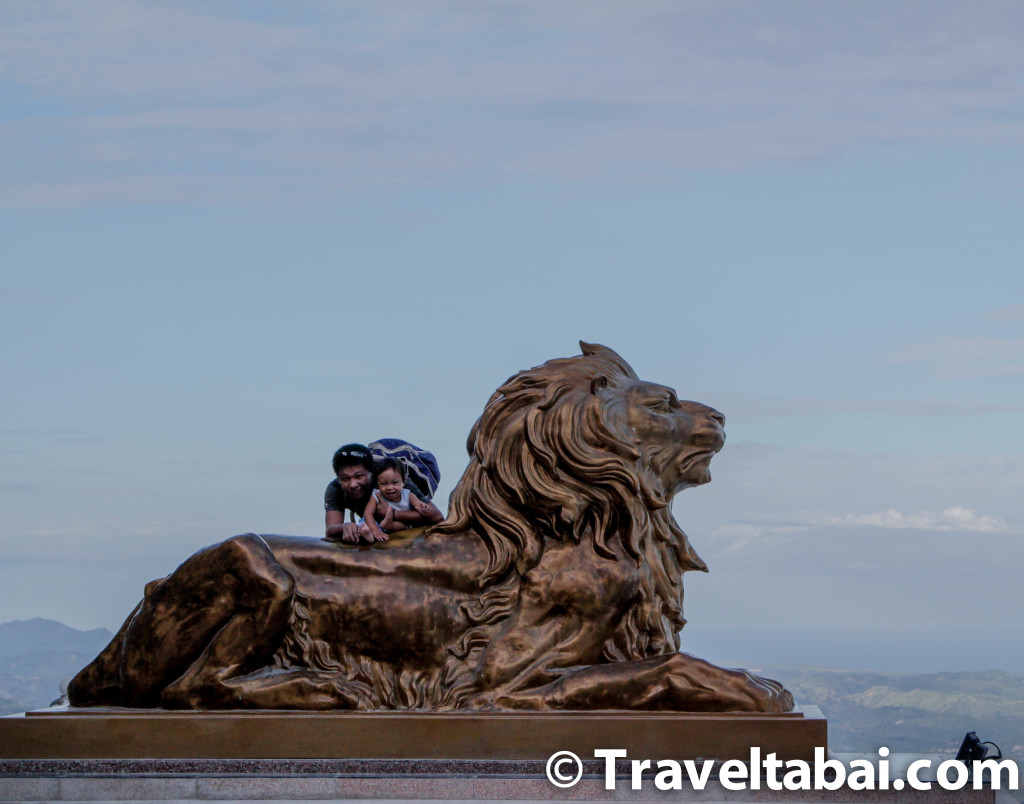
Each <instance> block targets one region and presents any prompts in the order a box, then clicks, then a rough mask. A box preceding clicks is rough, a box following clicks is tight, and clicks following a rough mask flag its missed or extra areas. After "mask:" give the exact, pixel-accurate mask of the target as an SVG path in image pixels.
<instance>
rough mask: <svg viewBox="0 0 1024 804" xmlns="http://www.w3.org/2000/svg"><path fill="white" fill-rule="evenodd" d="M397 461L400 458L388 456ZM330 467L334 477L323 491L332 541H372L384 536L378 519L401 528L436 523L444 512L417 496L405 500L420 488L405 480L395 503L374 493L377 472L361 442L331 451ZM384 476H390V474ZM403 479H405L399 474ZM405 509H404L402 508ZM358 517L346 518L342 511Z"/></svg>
mask: <svg viewBox="0 0 1024 804" xmlns="http://www.w3.org/2000/svg"><path fill="white" fill-rule="evenodd" d="M389 460H391V461H397V460H399V459H389ZM332 468H333V469H334V474H335V475H336V478H335V479H334V480H332V481H331V482H330V483H328V484H327V489H326V490H325V491H324V510H325V511H326V514H325V523H324V524H325V534H324V535H325V537H326V538H327V539H330V540H332V541H343V542H353V543H356V542H374V541H381V540H382V539H381V537H382V536H383V538H385V539H386V538H387V537H386V534H385V533H384V532H383V531H382V530H381V526H380V525H378V524H377V523H384V522H385V521H387V523H388V524H387V525H384V526H383V527H385V528H386V529H387V530H388V531H391V532H393V531H395V530H404V529H408V528H416V527H421V526H423V525H432V524H437V523H438V522H440V521H441V520H442V519H444V515H443V514H442V513H441V512H440V511H439V510H438V509H437V507H436V506H434V505H433V504H432V503H431V502H429V501H427V502H423V501H421V500H420V499H419V497H418V496H417V497H416V502H415V503H406V502H405V499H406V494H407V495H408V497H409V500H410V501H411V499H412V497H413V496H414V495H415V494H416V493H417V492H419V489H418V488H417V487H415V486H412V485H410V484H409V483H406V484H405V485H406V488H405V489H403V490H402V491H403V492H404V493H402V494H401V496H400V498H399V499H400V501H401V502H399V503H398V504H389V499H390V498H388V497H386V496H383V497H382V496H381V494H380V493H379V492H377V493H375V490H376V488H377V485H378V472H377V467H376V465H375V463H374V457H373V453H372V452H371V451H370V449H369V448H368V447H365V446H363V445H362V444H346V445H345V446H343V447H341V448H340V449H339V450H338V451H337V452H335V453H334V459H333V461H332ZM387 479H390V474H389V475H388V477H387ZM402 479H403V481H404V480H405V479H406V478H405V477H403V478H402ZM403 509H404V510H403ZM346 510H347V511H350V512H351V518H352V519H353V520H355V519H356V518H359V521H358V522H357V521H352V522H345V511H346ZM367 514H369V516H371V517H373V519H374V527H370V526H368V525H365V524H363V521H362V518H363V517H365V516H366V515H367Z"/></svg>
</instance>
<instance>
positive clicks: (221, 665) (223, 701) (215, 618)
mask: <svg viewBox="0 0 1024 804" xmlns="http://www.w3.org/2000/svg"><path fill="white" fill-rule="evenodd" d="M197 567H198V568H199V569H200V570H201V571H202V575H201V576H199V577H193V576H192V573H190V572H189V571H188V570H189V563H188V562H186V563H185V564H184V565H182V567H180V568H179V569H178V570H177V571H176V572H175V575H174V576H171V578H170V579H168V581H170V580H171V579H174V577H175V576H177V575H179V574H180V575H181V576H182V577H180V578H177V579H175V580H176V581H178V583H179V585H181V584H185V585H188V584H189V583H192V584H194V585H195V588H194V589H193V590H192V592H193V594H192V595H190V596H189V597H190V598H191V599H192V600H193V601H195V599H196V597H197V595H196V594H195V592H196V591H198V592H199V595H198V598H199V601H198V602H199V605H197V606H195V607H192V608H191V609H190V611H188V612H183V611H179V610H175V611H170V612H168V613H167V616H166V617H163V618H161V619H162V620H163V621H165V622H166V623H167V624H168V625H169V626H170V630H171V633H169V634H165V636H170V637H172V638H171V640H170V642H169V643H168V645H169V647H170V648H171V649H173V648H174V644H175V639H176V638H179V637H181V638H185V639H187V635H186V633H185V632H187V631H190V630H193V629H195V630H198V631H199V632H200V633H202V634H204V635H205V637H206V639H205V644H204V645H202V647H201V650H200V651H199V653H198V655H196V654H192V656H194V657H195V658H194V659H193V660H192V661H191V662H190V663H189V664H188V665H187V666H186V668H185V669H184V672H183V673H181V674H180V676H178V678H177V679H175V680H171V683H170V684H168V685H167V686H166V687H165V688H164V689H163V691H162V693H161V695H160V701H161V703H162V704H163V705H164V706H166V707H168V708H189V709H209V708H216V707H221V706H228V707H231V706H240V705H241V706H245V705H247V704H246V703H245V702H244V700H240V698H239V694H238V691H237V690H232V689H231V687H230V686H229V685H228V684H227V683H226V682H228V681H229V680H230V679H232V678H234V677H236V676H243V675H245V674H248V673H251V672H253V671H255V670H257V669H258V668H261V667H266V666H267V665H268V664H269V663H270V660H271V657H272V656H273V653H274V650H275V648H276V647H277V646H278V645H279V644H280V642H281V640H282V638H283V636H284V633H285V631H286V629H287V627H288V619H289V616H290V614H291V604H292V599H293V596H294V591H295V582H294V580H293V578H292V577H291V575H289V574H288V572H286V571H285V570H284V569H283V568H282V567H281V566H280V564H278V562H277V560H276V559H275V558H274V554H273V553H272V552H271V551H270V548H269V547H268V546H267V544H266V543H265V542H264V541H263V539H262V538H260V537H259V536H256V535H254V534H248V535H245V536H236V537H234V538H232V539H228V540H227V541H225V542H222V543H221V544H219V545H217V546H216V547H215V548H213V552H212V553H211V554H208V555H207V556H206V557H205V559H204V560H203V561H202V562H198V563H197ZM165 583H166V582H165ZM208 589H209V592H207V591H206V590H208ZM214 589H215V590H216V591H214ZM168 597H169V599H171V600H181V599H182V597H181V590H180V589H177V590H170V591H169V594H168ZM183 615H184V616H183ZM196 626H198V628H195V627H196Z"/></svg>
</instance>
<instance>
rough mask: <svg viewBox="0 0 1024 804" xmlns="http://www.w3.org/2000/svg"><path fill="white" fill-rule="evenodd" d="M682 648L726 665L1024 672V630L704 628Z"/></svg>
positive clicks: (688, 635) (689, 634)
mask: <svg viewBox="0 0 1024 804" xmlns="http://www.w3.org/2000/svg"><path fill="white" fill-rule="evenodd" d="M682 641H683V644H682V649H683V651H685V652H686V653H692V654H694V655H695V656H699V657H700V658H701V659H706V660H707V661H709V662H713V663H714V664H717V665H722V666H725V667H745V668H748V669H750V668H756V667H759V666H761V665H778V664H800V665H811V666H816V667H836V668H843V669H848V670H865V671H871V670H874V671H878V672H884V673H944V672H967V671H978V670H1003V671H1005V672H1007V673H1014V674H1015V675H1024V632H1021V631H977V632H972V633H961V632H955V633H949V634H939V633H934V632H926V633H921V632H913V631H911V632H905V633H902V632H901V633H891V632H882V633H878V632H864V631H856V632H848V631H774V632H770V633H765V632H763V631H740V630H730V631H717V632H715V631H702V630H700V629H698V628H691V626H690V625H687V626H686V628H685V629H684V630H683V636H682Z"/></svg>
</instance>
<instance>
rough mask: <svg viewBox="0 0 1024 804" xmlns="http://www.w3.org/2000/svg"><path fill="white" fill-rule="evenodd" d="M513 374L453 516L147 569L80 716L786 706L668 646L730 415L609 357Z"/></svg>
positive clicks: (735, 675)
mask: <svg viewBox="0 0 1024 804" xmlns="http://www.w3.org/2000/svg"><path fill="white" fill-rule="evenodd" d="M581 347H582V351H583V354H582V355H579V356H576V357H570V358H564V359H557V360H551V361H549V362H547V363H545V364H544V365H542V366H539V367H537V368H533V369H529V370H527V371H522V372H520V373H518V374H516V375H515V376H513V377H511V378H509V380H508V381H507V382H505V384H504V385H502V386H501V387H500V388H499V389H498V390H497V391H496V392H495V393H494V395H493V396H492V397H491V399H490V400H489V401H488V403H487V407H486V408H485V409H484V412H483V415H482V416H481V417H480V419H479V421H477V423H476V424H475V425H474V426H473V428H472V430H471V431H470V434H469V439H468V442H467V447H468V450H469V456H470V462H469V466H468V468H467V469H466V472H465V474H464V475H463V476H462V479H461V480H460V481H459V484H458V486H457V487H456V488H455V490H454V491H453V492H452V496H451V500H450V510H449V514H448V518H447V519H446V520H445V521H444V522H442V523H440V524H439V525H436V526H434V527H432V528H429V529H427V530H425V531H424V530H420V531H418V532H417V531H413V532H410V535H409V536H408V537H406V538H400V537H397V536H396V537H395V538H394V539H392V541H390V542H386V543H384V544H383V545H374V546H362V547H354V546H349V545H345V544H337V543H333V542H326V541H324V540H320V539H312V538H301V537H294V536H271V535H256V534H247V535H243V536H235V537H234V538H231V539H228V540H227V541H225V542H222V543H220V544H217V545H214V546H212V547H208V548H206V549H204V550H201V551H199V552H198V553H196V554H195V555H193V556H192V557H191V558H189V559H188V560H187V561H185V563H183V564H182V565H181V566H180V567H178V568H177V569H176V570H175V571H174V572H173V573H172V574H171V575H169V576H168V577H166V578H163V579H162V580H159V581H153V582H152V583H150V584H149V585H147V587H146V591H145V597H144V599H143V600H142V602H141V603H140V604H139V606H138V607H137V608H136V609H135V611H134V612H133V613H132V614H131V616H129V617H128V619H127V621H126V622H125V624H124V625H123V626H122V627H121V629H120V631H119V632H118V634H117V635H116V636H115V637H114V639H113V641H112V642H111V643H110V645H109V646H108V647H107V648H106V649H105V650H104V651H103V652H102V653H101V654H100V655H99V656H98V657H97V658H96V659H95V660H94V661H93V662H92V663H91V664H90V665H89V666H88V667H86V668H85V669H84V670H82V671H81V672H80V673H79V674H78V675H77V676H76V677H75V678H74V679H73V680H72V682H71V684H70V685H69V687H68V696H69V700H70V702H71V704H72V705H74V706H104V705H116V706H130V707H166V708H195V709H225V708H238V707H249V708H278V709H358V710H376V709H420V710H435V711H450V710H503V709H546V710H551V709H560V710H580V709H646V710H675V711H759V712H780V711H788V710H790V709H792V707H793V698H792V696H791V695H790V694H789V692H787V691H786V690H785V689H783V687H782V686H781V685H780V684H778V683H777V682H775V681H771V680H768V679H763V678H759V677H757V676H754V675H752V674H750V673H747V672H745V671H742V670H727V669H724V668H720V667H716V666H714V665H712V664H709V663H707V662H705V661H702V660H701V659H697V658H695V657H693V656H690V655H688V654H685V653H680V652H679V631H680V629H681V628H682V627H683V624H684V622H685V620H684V619H683V614H682V603H683V586H682V575H683V573H684V572H687V571H689V570H695V569H696V570H705V571H706V567H705V566H704V563H703V562H702V561H701V560H700V558H699V557H698V556H697V554H696V553H695V552H694V550H693V548H692V547H691V546H690V542H689V540H688V539H687V537H686V534H685V533H683V531H682V530H681V529H680V528H679V526H678V525H677V524H676V522H675V520H674V519H673V517H672V513H671V503H672V498H673V496H674V495H675V494H676V492H678V491H679V490H681V489H684V488H687V487H689V486H697V485H700V484H702V483H707V482H708V481H709V480H710V479H711V477H710V473H709V470H708V465H709V463H710V461H711V458H712V457H713V456H714V455H715V453H717V452H718V451H719V450H720V449H721V448H722V446H723V444H724V443H725V435H724V431H723V428H722V425H723V422H724V417H723V416H722V415H721V414H720V413H718V412H717V411H715V410H713V409H712V408H709V407H707V406H705V405H701V404H698V403H695V402H680V401H679V400H678V399H677V398H676V395H675V393H674V392H673V391H672V389H670V388H667V387H665V386H663V385H657V384H655V383H650V382H643V381H641V380H639V379H638V378H637V376H636V374H635V373H634V372H633V370H632V369H631V368H630V366H629V365H628V364H627V363H626V362H625V361H624V360H623V359H622V358H621V357H619V356H618V355H617V354H616V353H615V352H613V351H612V350H611V349H608V348H605V347H602V346H596V345H590V344H585V343H581Z"/></svg>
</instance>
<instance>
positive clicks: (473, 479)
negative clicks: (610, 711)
mask: <svg viewBox="0 0 1024 804" xmlns="http://www.w3.org/2000/svg"><path fill="white" fill-rule="evenodd" d="M580 347H581V349H582V351H583V354H582V355H580V356H577V357H570V358H560V359H557V360H550V361H548V362H547V363H544V364H543V365H541V366H538V367H536V368H532V369H528V370H526V371H521V372H519V373H518V374H516V375H514V376H512V377H510V378H509V379H508V380H507V381H506V382H505V383H504V384H503V385H502V386H501V387H500V388H498V390H497V391H495V393H494V394H493V395H492V396H491V398H490V400H489V401H488V403H487V406H486V407H485V409H484V412H483V414H482V415H481V416H480V419H479V420H478V421H477V423H476V424H475V425H474V426H473V428H472V430H471V431H470V434H469V438H468V440H467V444H466V447H467V450H468V451H469V456H470V462H469V466H468V468H467V469H466V472H465V474H463V476H462V479H461V480H460V481H459V484H458V486H457V487H456V488H455V490H454V491H453V492H452V495H451V499H450V501H449V514H448V518H447V519H446V520H445V521H444V522H443V523H441V524H440V525H438V526H437V527H436V528H435V532H438V533H449V534H453V535H454V534H465V533H466V532H467V531H471V532H474V533H476V534H477V535H478V536H479V537H480V538H481V539H482V540H483V541H484V543H485V544H486V545H487V549H488V551H489V554H490V564H489V568H488V571H487V574H486V575H485V577H484V578H483V579H482V585H483V586H484V587H485V588H488V587H493V586H495V585H497V586H500V587H502V588H504V589H506V590H507V594H504V595H492V597H494V598H495V600H494V605H495V606H498V607H500V608H505V607H506V606H507V605H508V598H509V597H510V596H513V595H514V594H515V592H516V591H517V589H518V584H517V583H516V579H519V578H521V577H522V576H523V574H525V573H526V572H528V571H529V570H530V568H531V567H533V566H534V565H536V563H537V562H538V561H539V559H540V556H541V554H542V552H543V550H544V545H545V542H546V541H547V540H549V539H553V540H559V541H561V540H566V539H570V540H572V541H573V542H575V543H577V544H578V543H580V541H581V540H582V539H583V537H584V534H585V533H586V532H587V531H590V533H591V534H592V538H593V544H594V548H595V549H596V550H597V551H598V553H599V554H600V555H602V556H603V557H605V558H607V559H608V560H610V561H613V560H616V559H617V558H618V557H619V556H620V555H621V553H618V552H616V551H615V550H613V549H612V546H611V543H612V541H613V540H615V541H618V542H619V543H620V544H621V546H622V548H623V550H624V551H625V553H626V554H627V555H628V556H629V557H630V559H632V560H633V561H635V562H636V564H637V567H638V572H639V575H640V590H641V596H640V600H639V603H638V605H637V606H636V607H635V608H634V610H633V611H631V612H630V614H629V616H627V617H626V618H625V619H624V621H623V622H622V623H621V625H620V627H619V628H618V629H617V630H616V631H615V633H613V634H611V635H610V636H609V638H608V640H607V641H606V643H605V646H604V656H605V659H606V660H607V661H622V660H628V659H640V658H645V657H647V656H652V655H658V654H662V653H666V652H672V651H676V650H678V649H679V631H680V629H681V628H682V627H683V625H684V624H685V622H686V621H685V620H684V619H683V616H682V602H683V589H682V573H683V572H686V571H688V570H693V569H699V570H704V571H706V567H705V565H704V563H703V562H702V561H701V560H700V558H699V557H698V556H697V555H696V553H695V552H694V551H693V549H692V547H691V546H690V543H689V540H688V539H687V537H686V534H685V533H684V532H683V531H682V530H681V529H680V528H679V526H678V525H677V524H676V522H675V520H674V519H673V517H672V513H671V509H670V505H671V493H666V490H665V489H664V488H662V487H661V483H660V481H659V480H658V478H657V475H656V474H655V473H654V472H653V471H652V470H651V467H649V466H647V465H645V459H644V456H643V454H642V453H641V450H640V449H639V447H638V445H637V443H636V437H635V435H634V434H633V433H632V432H631V430H630V429H629V428H628V426H627V425H626V419H625V415H624V411H622V410H621V408H622V406H623V403H624V398H623V391H624V389H626V388H627V387H628V386H629V385H631V384H633V383H635V382H637V381H638V378H637V376H636V374H635V373H634V372H633V370H632V368H630V366H629V365H628V364H627V363H626V362H625V361H624V360H623V359H622V358H621V357H619V356H618V355H617V354H616V353H615V352H613V351H612V350H611V349H608V348H606V347H603V346H597V345H592V344H587V343H582V342H581V343H580ZM494 591H496V590H494ZM493 608H494V606H489V605H485V606H482V607H481V609H480V610H479V611H477V612H467V614H469V615H471V616H470V619H471V621H475V622H477V623H479V627H478V628H474V629H472V630H473V632H474V633H473V634H472V640H471V641H472V642H474V643H476V644H482V643H483V642H485V641H486V639H487V637H488V635H489V633H491V632H493V629H494V628H496V627H497V625H498V623H497V622H495V618H494V617H493V614H494V613H495V612H494V611H493ZM484 621H486V622H484ZM470 636H471V635H470V634H467V639H468V638H470ZM468 647H469V645H468V644H467V640H463V645H462V650H466V649H467V648H468ZM462 650H459V651H457V652H459V653H461V652H462Z"/></svg>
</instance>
